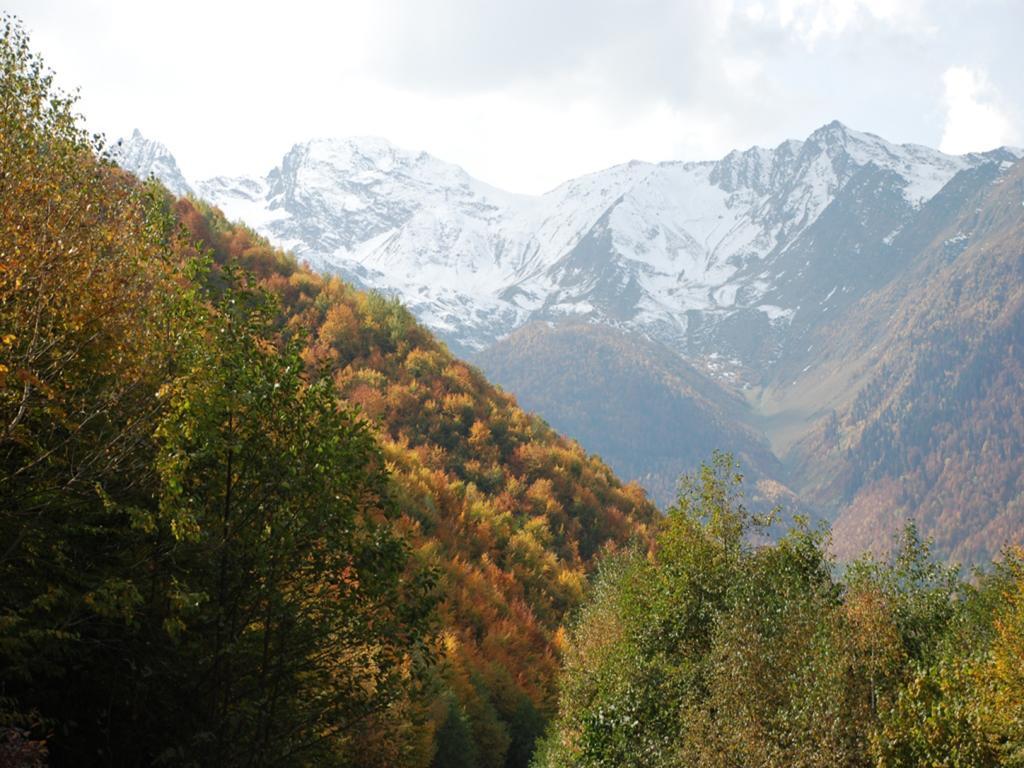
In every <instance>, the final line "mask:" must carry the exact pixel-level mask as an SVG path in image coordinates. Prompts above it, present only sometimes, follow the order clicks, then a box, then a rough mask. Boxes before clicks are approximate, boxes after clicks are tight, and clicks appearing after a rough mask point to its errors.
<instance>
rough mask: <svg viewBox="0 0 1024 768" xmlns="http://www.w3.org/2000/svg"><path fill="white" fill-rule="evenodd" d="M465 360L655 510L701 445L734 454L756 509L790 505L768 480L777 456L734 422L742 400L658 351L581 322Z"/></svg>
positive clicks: (540, 326)
mask: <svg viewBox="0 0 1024 768" xmlns="http://www.w3.org/2000/svg"><path fill="white" fill-rule="evenodd" d="M474 360H476V361H477V362H479V363H480V365H481V367H482V368H483V369H484V371H485V372H486V373H487V375H488V376H489V377H490V378H491V379H492V380H493V381H495V382H497V383H498V384H500V385H502V386H503V387H506V388H507V389H508V390H509V391H511V392H515V393H516V396H517V398H518V399H519V400H520V402H521V403H522V404H523V405H524V406H525V407H527V408H529V409H530V410H531V411H536V412H538V413H543V414H545V416H546V418H548V419H549V420H550V421H551V423H552V424H553V425H554V426H555V427H556V428H558V429H559V430H561V431H563V432H565V433H566V434H570V435H574V436H575V437H576V438H577V439H579V440H580V441H581V442H582V443H583V444H585V445H600V446H601V456H602V458H604V459H605V461H607V462H608V463H609V464H611V465H612V467H613V468H614V469H615V471H616V472H617V473H619V474H620V475H622V476H624V477H636V478H639V479H640V481H641V482H642V483H643V485H644V487H645V488H646V489H647V491H648V493H650V494H651V497H652V498H653V499H654V500H655V501H656V502H657V503H658V505H659V506H661V507H662V508H667V507H668V506H669V505H670V504H671V503H672V502H673V501H674V500H675V498H676V491H677V488H676V485H677V483H678V480H679V477H680V476H681V475H683V474H684V473H687V472H690V471H691V470H692V469H693V468H694V467H697V466H699V465H700V462H701V461H702V460H703V459H705V458H707V456H708V451H709V447H716V448H719V449H721V450H725V451H729V452H731V453H732V454H733V455H735V456H736V457H737V459H738V460H739V461H740V462H741V463H742V465H743V468H744V471H745V472H746V473H747V476H748V488H749V489H750V491H751V493H752V494H754V495H755V496H756V497H757V500H759V501H761V502H763V504H762V505H763V506H767V507H771V506H772V505H774V504H777V503H780V502H786V503H787V506H788V507H790V508H791V507H792V506H793V504H792V502H793V499H794V497H793V496H792V494H791V493H790V492H788V489H786V488H785V486H783V485H782V484H781V483H779V482H778V481H777V480H776V478H779V477H781V476H782V474H783V470H782V466H781V464H780V463H779V460H778V459H776V458H775V456H774V455H773V454H772V452H771V449H770V448H769V446H768V443H767V441H766V440H765V439H764V437H763V436H762V435H760V434H759V433H758V432H756V431H755V430H753V429H750V428H749V427H747V426H745V425H744V424H743V421H742V419H743V418H744V416H745V415H746V411H747V408H746V402H745V401H744V400H743V399H742V398H741V397H740V396H739V395H737V394H734V393H730V392H728V391H727V390H725V389H724V388H722V387H720V386H719V385H718V384H717V383H716V382H714V381H713V380H712V379H710V378H709V377H708V376H706V375H704V374H702V373H701V372H699V371H697V370H696V369H694V368H693V367H692V366H691V365H689V364H688V363H686V362H685V361H684V360H682V359H680V358H679V357H678V355H676V354H674V353H673V352H672V351H671V350H669V349H668V348H667V347H663V346H662V345H660V344H658V343H656V342H653V341H650V340H647V339H644V338H641V337H638V336H636V335H633V334H628V333H624V332H622V331H618V330H615V329H612V328H607V327H603V326H599V325H593V324H589V323H561V324H557V325H556V324H553V325H548V324H544V323H536V324H533V325H528V326H524V327H523V328H520V329H519V330H517V331H515V332H514V333H512V334H510V335H509V336H508V337H507V338H505V339H503V340H502V341H500V342H498V343H497V344H495V345H494V346H493V347H491V348H489V349H487V350H485V351H483V352H481V353H479V354H477V355H476V356H474ZM641 403H642V404H643V407H638V404H641Z"/></svg>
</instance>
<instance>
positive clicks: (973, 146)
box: [939, 67, 1017, 154]
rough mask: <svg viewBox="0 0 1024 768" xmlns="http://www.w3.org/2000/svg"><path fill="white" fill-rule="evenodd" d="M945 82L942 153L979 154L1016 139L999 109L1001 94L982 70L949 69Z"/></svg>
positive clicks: (944, 77)
mask: <svg viewBox="0 0 1024 768" xmlns="http://www.w3.org/2000/svg"><path fill="white" fill-rule="evenodd" d="M942 83H943V86H944V87H945V95H944V98H943V101H944V103H945V107H946V125H945V129H944V130H943V132H942V142H941V144H940V145H939V148H940V149H941V150H942V151H943V152H949V153H952V154H963V153H965V152H977V151H983V150H987V149H993V148H995V147H999V146H1002V145H1005V144H1009V143H1012V142H1013V141H1015V140H1016V138H1017V133H1016V131H1015V130H1014V127H1013V124H1012V123H1011V121H1010V119H1009V117H1007V115H1006V114H1005V113H1004V112H1003V111H1002V109H1001V108H1000V107H999V106H998V104H999V94H998V92H997V91H996V90H995V88H994V87H993V86H992V85H991V84H990V83H989V82H988V78H987V77H986V75H985V73H984V72H983V71H979V70H975V69H970V68H969V67H950V68H949V69H947V70H946V72H945V74H944V75H943V76H942Z"/></svg>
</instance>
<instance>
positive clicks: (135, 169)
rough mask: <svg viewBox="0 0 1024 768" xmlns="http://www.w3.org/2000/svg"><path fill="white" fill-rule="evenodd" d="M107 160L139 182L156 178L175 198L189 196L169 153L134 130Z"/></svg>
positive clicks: (115, 145) (188, 187)
mask: <svg viewBox="0 0 1024 768" xmlns="http://www.w3.org/2000/svg"><path fill="white" fill-rule="evenodd" d="M110 159H111V160H113V161H114V162H116V163H117V164H118V165H120V166H121V167H122V168H127V169H128V170H130V171H132V173H134V174H135V175H136V176H138V177H139V178H141V179H146V178H149V177H150V176H153V177H155V178H157V179H160V181H162V182H163V183H164V185H165V186H166V187H167V188H168V189H169V190H171V192H173V193H174V194H176V195H179V196H183V195H190V194H192V187H191V186H190V185H189V183H188V181H186V179H185V175H184V174H183V173H182V172H181V169H179V168H178V162H177V160H175V159H174V155H172V154H171V152H170V150H169V149H167V147H165V146H164V145H163V144H161V143H160V142H158V141H151V140H150V139H147V138H146V137H145V136H143V135H142V132H141V131H140V130H139V129H138V128H136V129H135V130H134V131H132V135H131V136H130V137H128V138H127V139H121V140H119V141H118V142H117V143H116V144H114V145H113V146H112V147H111V148H110Z"/></svg>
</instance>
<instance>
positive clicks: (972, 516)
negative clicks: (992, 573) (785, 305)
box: [791, 162, 1024, 563]
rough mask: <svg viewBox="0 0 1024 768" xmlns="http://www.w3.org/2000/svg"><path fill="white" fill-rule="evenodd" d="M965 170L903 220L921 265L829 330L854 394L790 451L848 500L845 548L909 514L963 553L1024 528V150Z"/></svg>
mask: <svg viewBox="0 0 1024 768" xmlns="http://www.w3.org/2000/svg"><path fill="white" fill-rule="evenodd" d="M956 181H957V182H958V187H959V188H958V189H956V190H950V191H949V194H948V195H943V196H940V197H939V198H937V199H936V200H935V201H934V203H935V205H934V210H929V211H926V213H927V214H930V215H928V216H926V217H923V218H924V220H923V221H922V222H920V223H919V224H918V225H917V227H916V228H915V229H913V230H910V231H908V232H906V233H904V235H903V236H904V238H905V239H911V238H914V239H917V240H919V241H921V242H919V243H916V244H915V245H914V247H915V248H917V249H919V255H918V256H917V257H916V260H915V262H914V264H913V266H912V269H911V270H910V271H909V272H908V273H907V274H905V275H904V276H902V277H901V278H900V279H898V280H895V281H893V282H892V283H891V284H890V285H888V286H887V287H886V289H885V290H884V291H880V292H879V293H878V294H877V295H875V296H873V297H871V298H870V299H869V300H866V301H864V302H863V303H861V304H860V305H858V306H857V307H855V308H854V309H853V311H852V312H851V313H850V315H849V316H848V317H846V318H844V320H843V322H842V323H841V324H840V323H837V324H835V325H833V326H831V327H829V328H826V329H825V330H824V331H823V332H822V334H821V339H823V341H822V340H821V339H820V340H819V343H823V344H824V345H825V346H826V352H825V356H826V363H825V366H824V367H827V366H828V365H829V364H830V363H831V364H838V365H839V366H840V370H842V371H845V375H846V376H847V377H848V378H849V379H850V380H851V382H852V383H856V386H854V387H851V388H850V389H851V390H852V391H853V392H855V393H856V394H855V397H853V398H850V399H849V400H848V401H847V402H846V403H843V404H840V405H838V406H837V408H836V409H835V413H834V415H831V416H830V417H829V418H827V419H825V420H824V421H823V422H822V423H821V425H820V426H819V428H818V429H817V430H815V431H813V432H812V433H811V434H810V436H809V437H807V438H805V439H804V440H803V441H802V443H801V444H799V445H797V446H796V448H795V450H794V452H793V453H794V455H793V457H791V463H793V464H796V465H802V468H801V472H803V473H804V475H805V479H804V483H805V485H806V490H807V495H808V497H809V498H811V499H813V500H816V501H818V502H820V503H822V504H823V505H827V506H830V507H831V508H833V509H836V510H837V511H838V512H839V515H838V519H837V520H836V524H835V537H836V542H837V544H838V545H839V547H840V549H839V551H840V552H841V553H842V554H843V555H844V556H851V555H855V553H857V552H859V551H860V550H862V549H863V548H865V547H874V548H876V549H879V548H881V547H883V546H884V545H885V543H886V541H887V540H888V539H889V538H890V537H891V536H892V534H893V533H894V532H895V531H897V530H899V528H900V527H901V526H902V520H903V519H905V518H907V517H910V518H912V519H915V520H916V521H917V524H918V525H919V526H920V527H921V530H922V531H923V532H925V533H927V534H928V535H929V536H933V537H934V538H935V540H936V545H937V547H938V548H939V550H940V551H941V552H942V553H943V554H944V555H949V556H951V557H952V558H953V559H955V560H957V561H960V562H967V563H982V562H986V561H988V560H989V559H990V558H991V557H993V556H994V555H996V554H998V552H999V551H1000V549H1001V548H1002V547H1004V546H1006V545H1007V544H1010V543H1019V542H1020V541H1021V535H1022V531H1024V495H1022V494H1024V485H1022V478H1024V455H1022V452H1021V444H1022V439H1024V375H1022V374H1024V359H1022V341H1024V338H1022V334H1024V215H1022V213H1021V211H1022V208H1021V204H1022V200H1024V164H1022V163H1019V162H1018V163H1017V164H1016V165H1015V166H1014V167H1013V168H1012V169H1010V170H1009V171H1006V170H1005V169H1001V168H999V167H998V166H996V165H994V164H993V165H989V166H983V167H981V168H978V169H976V170H974V171H972V172H970V173H966V172H965V173H964V174H961V177H959V178H958V179H957V180H956ZM964 198H966V199H964ZM949 202H953V205H952V207H951V206H950V205H949V204H948V203H949ZM872 327H874V330H872ZM868 340H874V341H873V342H872V343H871V344H870V346H869V342H868ZM858 367H859V368H860V369H861V370H862V371H863V373H862V374H861V375H860V377H859V378H860V381H859V382H857V379H858V376H856V375H854V372H855V371H856V369H857V368H858Z"/></svg>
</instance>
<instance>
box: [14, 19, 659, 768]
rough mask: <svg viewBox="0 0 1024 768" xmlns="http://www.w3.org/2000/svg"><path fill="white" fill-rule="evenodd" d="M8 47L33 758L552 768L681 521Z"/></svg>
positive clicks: (19, 689)
mask: <svg viewBox="0 0 1024 768" xmlns="http://www.w3.org/2000/svg"><path fill="white" fill-rule="evenodd" d="M0 53H2V65H3V71H2V77H3V115H2V120H3V139H4V140H3V146H2V153H3V154H2V158H0V167H2V168H3V174H2V178H0V186H2V189H0V199H2V202H0V207H2V232H0V252H2V254H3V272H2V273H0V317H2V327H3V337H2V343H3V349H2V367H0V386H2V395H0V406H2V412H3V419H2V423H3V432H2V434H0V451H2V453H0V458H2V462H3V464H2V471H0V496H2V498H3V502H2V508H0V540H2V541H3V542H4V546H3V552H2V553H0V556H2V559H0V574H2V579H3V584H4V590H3V598H2V600H3V602H2V606H0V670H2V671H0V677H2V679H3V690H2V691H0V718H2V720H0V724H3V725H4V727H6V728H8V729H13V730H11V731H10V734H13V735H12V736H11V738H12V739H15V737H16V741H17V742H18V744H20V746H17V745H15V746H11V747H10V748H11V749H12V750H13V749H15V748H16V746H17V748H18V749H22V748H23V749H24V750H25V754H26V755H31V754H32V753H33V750H38V751H43V750H47V751H48V753H49V759H50V760H51V761H52V762H53V764H72V763H73V764H77V765H82V764H102V765H137V764H148V763H152V762H160V763H171V764H177V763H183V764H197V763H198V764H223V765H228V764H239V765H241V764H252V765H255V764H272V765H281V764H289V763H296V764H309V763H310V762H314V763H318V764H319V763H330V762H339V763H341V764H353V763H358V764H360V765H382V766H383V765H387V766H393V765H423V766H427V765H430V764H432V762H433V763H434V764H440V763H438V762H437V761H438V760H440V759H441V758H442V757H443V755H444V754H448V753H451V754H457V755H460V756H465V755H473V756H475V757H474V758H473V759H474V764H480V765H493V766H505V765H509V766H513V765H526V763H527V761H528V759H529V755H530V753H531V751H532V745H533V742H534V740H535V739H536V738H537V737H538V736H539V735H540V733H541V731H542V729H543V726H544V723H545V721H546V719H547V718H548V717H549V716H550V715H551V714H552V713H553V711H554V707H555V681H554V678H555V674H556V672H557V669H558V656H557V649H558V644H559V642H560V641H559V638H560V635H559V627H560V626H561V622H562V619H563V616H564V615H565V613H566V612H567V611H568V610H570V609H572V608H573V607H574V606H576V605H577V604H578V603H579V601H580V600H581V598H582V595H583V592H584V589H585V583H586V578H587V573H588V571H589V569H590V563H591V562H592V560H593V558H594V557H595V555H596V554H598V553H599V552H601V551H604V550H606V549H608V548H609V547H610V548H615V547H620V546H623V545H625V544H626V543H628V542H630V541H634V540H640V541H643V540H645V538H646V536H647V533H646V532H647V527H648V525H649V524H650V523H652V522H653V521H654V519H655V517H656V511H655V509H654V507H653V506H652V505H651V504H650V503H649V502H648V501H647V500H646V498H645V497H644V495H643V494H642V492H640V491H639V490H638V489H637V488H635V487H623V486H622V485H621V484H620V483H619V482H618V481H617V480H616V479H615V477H614V476H613V475H612V473H611V472H610V470H608V468H607V467H606V466H605V465H604V464H602V463H601V462H600V461H599V460H598V459H596V458H594V457H592V456H588V455H587V454H585V453H584V452H583V451H582V450H581V449H580V448H579V446H578V445H576V444H575V443H572V442H570V441H568V440H565V439H563V438H561V437H559V436H558V435H557V434H556V433H554V432H553V431H552V430H551V429H550V428H549V427H548V426H546V425H545V424H544V423H543V422H541V421H540V420H538V419H537V418H535V417H532V416H529V415H527V414H526V413H524V412H523V411H521V410H520V409H519V408H517V407H516V405H515V403H514V401H513V400H512V399H511V398H510V397H508V396H507V395H504V394H502V393H500V392H499V391H497V390H496V389H494V388H493V387H492V386H490V385H489V384H488V383H487V382H486V381H485V380H484V379H483V377H482V376H481V375H480V374H479V373H478V372H477V371H476V370H474V369H473V368H471V367H470V366H468V365H466V364H464V363H462V362H460V361H458V360H456V359H454V358H453V357H452V356H451V355H450V354H449V353H448V352H447V350H446V349H445V348H444V347H443V346H442V345H441V344H439V343H438V342H437V341H435V340H434V339H433V338H432V337H431V335H430V334H429V333H427V332H426V331H424V330H423V329H422V328H421V327H420V326H419V325H418V324H417V323H416V322H415V321H414V320H413V319H412V317H411V316H410V315H409V313H408V312H407V311H405V310H404V309H403V308H402V307H401V306H399V305H398V304H397V303H395V302H393V301H389V300H387V299H384V298H382V297H380V296H375V295H370V294H365V293H360V292H358V291H355V290H353V289H352V288H351V287H349V286H347V285H346V284H345V283H343V282H342V281H340V280H338V279H336V278H325V277H321V276H318V275H316V274H314V273H312V272H310V271H309V270H307V269H304V268H302V267H300V266H299V265H298V264H296V263H295V261H294V260H293V259H292V258H290V257H289V256H287V255H285V254H283V253H281V252H280V251H276V250H274V249H273V248H271V247H270V246H268V245H267V243H266V242H265V241H263V240H262V239H260V238H259V237H256V236H255V235H253V234H252V233H251V232H250V231H249V230H247V229H245V228H244V227H241V226H236V225H231V224H229V223H227V222H226V221H225V220H224V219H223V217H222V216H221V215H220V214H219V213H218V212H217V211H215V210H211V209H209V208H205V207H202V206H200V205H198V204H196V203H194V202H192V201H189V200H175V199H173V198H172V197H171V196H169V195H168V193H167V192H165V191H164V190H163V189H162V188H160V187H159V186H158V185H155V184H152V183H151V184H140V183H139V182H138V181H137V180H136V179H134V178H132V177H131V176H130V175H128V174H125V173H123V172H121V171H120V170H119V169H117V168H116V167H114V166H112V165H111V164H109V163H107V162H104V161H103V159H102V158H103V156H104V152H103V147H102V145H101V144H99V143H98V142H96V141H95V140H93V139H92V138H91V137H89V136H88V135H87V134H85V133H84V131H83V130H82V129H81V128H80V127H79V125H78V123H77V121H76V119H75V117H74V116H73V113H72V109H73V101H72V100H71V99H67V98H65V97H63V96H62V95H61V94H60V93H59V92H57V91H55V90H54V88H53V86H52V75H50V74H49V73H48V71H47V70H46V69H45V67H44V66H43V64H42V63H41V61H40V59H39V58H38V57H37V56H36V55H35V54H33V53H32V52H31V50H30V49H29V47H28V41H27V40H26V38H25V36H24V34H23V33H22V32H21V30H20V28H19V26H18V25H17V23H16V22H12V21H10V20H8V21H5V27H4V36H3V41H2V52H0ZM12 744H13V742H12ZM26 759H28V758H26ZM477 761H478V762H477Z"/></svg>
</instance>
